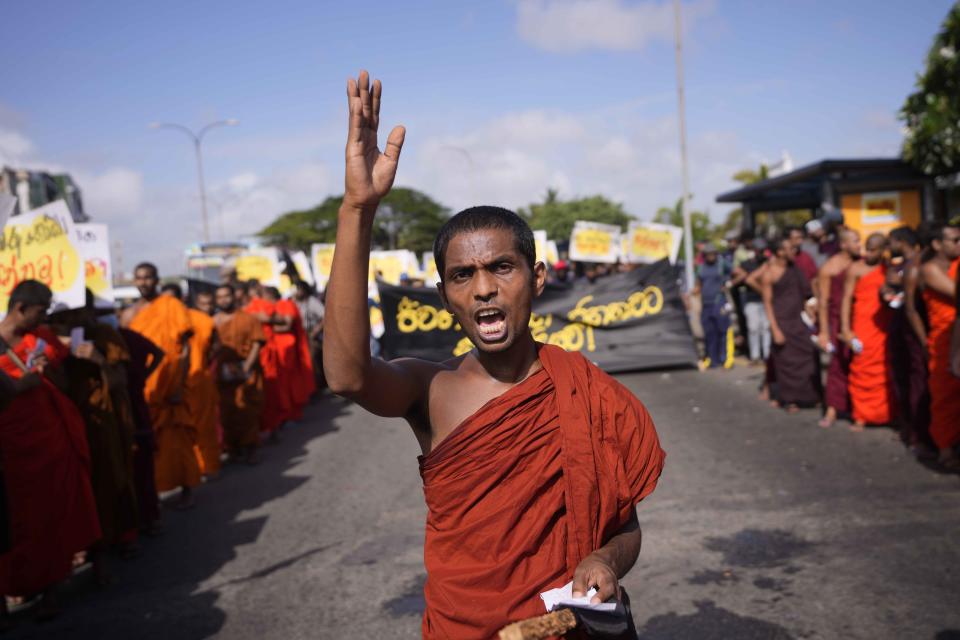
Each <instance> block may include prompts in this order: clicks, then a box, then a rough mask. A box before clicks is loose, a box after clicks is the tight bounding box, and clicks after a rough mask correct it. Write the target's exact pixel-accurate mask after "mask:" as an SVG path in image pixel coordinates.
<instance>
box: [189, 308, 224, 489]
mask: <svg viewBox="0 0 960 640" xmlns="http://www.w3.org/2000/svg"><path fill="white" fill-rule="evenodd" d="M187 313H189V314H190V324H191V325H192V326H193V337H191V338H190V373H189V375H188V378H187V406H188V407H189V408H190V416H191V417H192V418H193V424H194V427H195V428H196V430H197V453H198V454H199V456H200V465H201V471H202V472H203V473H204V474H207V475H213V474H216V473H218V472H219V471H220V434H219V432H218V424H217V407H218V405H219V400H218V399H217V383H216V380H214V377H213V371H212V370H211V367H210V362H209V360H208V357H207V356H208V355H209V353H210V347H211V344H212V342H213V331H214V322H213V318H211V317H210V316H208V315H207V314H205V313H203V312H202V311H198V310H196V309H187Z"/></svg>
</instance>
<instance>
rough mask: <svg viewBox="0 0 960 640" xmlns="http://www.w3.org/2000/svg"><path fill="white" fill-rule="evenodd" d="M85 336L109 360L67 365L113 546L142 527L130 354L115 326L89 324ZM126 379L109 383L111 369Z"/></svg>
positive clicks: (101, 514)
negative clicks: (135, 473)
mask: <svg viewBox="0 0 960 640" xmlns="http://www.w3.org/2000/svg"><path fill="white" fill-rule="evenodd" d="M86 338H87V340H90V341H92V342H93V344H94V346H95V347H96V349H97V350H98V351H99V352H100V353H101V354H103V356H104V359H105V360H106V362H105V364H104V366H103V367H101V366H100V365H98V364H97V363H95V362H93V361H91V360H85V359H81V358H70V359H69V360H67V361H66V363H65V365H64V370H65V372H66V374H67V381H68V387H69V388H68V393H69V395H70V398H71V399H72V400H73V403H74V404H75V405H76V406H77V407H78V408H79V409H80V414H81V415H82V416H83V420H84V423H85V424H86V433H87V442H88V444H89V448H90V480H91V484H92V486H93V495H94V498H95V500H96V503H97V514H98V517H99V519H100V529H101V531H102V532H103V540H104V542H106V543H107V544H109V545H113V544H118V543H120V542H123V541H129V540H133V539H135V538H136V530H137V527H138V525H139V519H140V517H139V512H138V508H137V498H136V487H135V486H134V481H133V446H134V445H133V437H134V430H135V426H134V417H133V409H132V407H131V405H130V397H129V395H128V394H127V384H126V363H127V362H129V361H130V352H129V351H128V349H127V344H126V342H124V340H123V337H122V336H121V335H120V333H119V332H118V331H117V330H116V329H114V328H113V327H110V326H107V325H103V324H97V325H95V326H92V327H86ZM111 369H112V370H113V374H114V375H118V376H119V377H120V378H121V379H122V383H121V384H110V379H109V378H108V371H109V370H111Z"/></svg>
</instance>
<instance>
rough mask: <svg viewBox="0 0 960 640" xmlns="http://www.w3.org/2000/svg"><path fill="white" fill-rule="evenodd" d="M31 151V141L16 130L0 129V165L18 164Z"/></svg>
mask: <svg viewBox="0 0 960 640" xmlns="http://www.w3.org/2000/svg"><path fill="white" fill-rule="evenodd" d="M32 151H33V143H32V142H30V140H29V139H28V138H27V137H26V136H24V135H23V134H22V133H19V132H18V131H12V130H10V129H0V165H3V164H7V165H19V164H20V161H21V159H22V158H23V157H24V156H27V155H29V154H30V153H31V152H32Z"/></svg>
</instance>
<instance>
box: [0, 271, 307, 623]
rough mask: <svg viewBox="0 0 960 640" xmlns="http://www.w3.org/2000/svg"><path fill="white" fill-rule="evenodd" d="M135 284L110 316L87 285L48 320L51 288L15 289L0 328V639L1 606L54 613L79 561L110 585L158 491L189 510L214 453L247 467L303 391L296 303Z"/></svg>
mask: <svg viewBox="0 0 960 640" xmlns="http://www.w3.org/2000/svg"><path fill="white" fill-rule="evenodd" d="M134 279H135V283H136V286H137V288H138V290H139V293H140V299H139V300H137V301H136V302H135V303H134V304H132V305H131V306H129V307H127V308H126V309H124V310H122V311H121V312H120V313H119V316H117V314H116V313H115V312H114V310H113V309H109V308H108V309H98V308H96V306H95V301H94V299H93V295H92V294H91V293H90V292H89V291H88V292H87V301H86V305H85V306H83V307H82V308H78V309H68V310H57V311H55V312H53V313H49V314H48V309H49V308H50V306H51V303H52V301H53V294H52V292H51V291H50V289H49V288H47V287H46V286H45V285H43V284H41V283H40V282H37V281H33V280H26V281H23V282H21V283H19V284H18V285H17V286H16V287H15V288H14V289H13V291H12V292H11V295H10V298H9V304H8V312H7V315H6V316H5V317H3V319H2V320H0V480H2V482H0V488H2V489H3V490H2V491H0V514H2V515H3V520H2V522H0V630H2V628H3V627H5V626H7V625H8V624H9V623H10V617H9V614H8V611H7V599H8V598H12V599H13V602H15V603H17V602H21V601H27V600H29V599H32V598H34V597H37V596H39V597H38V599H37V606H36V607H35V610H36V612H37V616H38V618H39V619H46V618H49V617H52V616H55V615H56V614H57V613H58V612H59V605H58V602H57V597H56V596H57V590H58V585H59V584H60V583H62V582H64V581H65V580H66V579H68V578H69V577H70V576H71V575H72V574H73V572H74V570H75V569H76V567H77V566H82V565H84V564H86V563H87V562H89V563H90V564H91V566H92V571H93V575H94V577H95V580H96V582H97V583H98V584H100V585H104V586H105V585H107V584H109V583H111V582H112V581H113V578H112V576H111V575H110V573H109V571H108V569H107V567H108V564H109V563H108V561H107V557H108V555H109V554H110V553H112V552H116V553H117V554H118V555H119V556H120V557H122V558H130V557H133V556H135V555H136V554H137V553H138V552H139V545H138V540H139V536H140V535H148V536H153V535H157V534H158V533H160V532H161V526H160V506H161V502H160V498H161V496H163V497H165V498H168V499H169V505H170V506H171V507H173V508H176V509H188V508H190V507H192V506H194V505H195V494H194V489H195V488H196V487H197V486H198V485H199V484H200V483H201V482H202V481H203V480H204V479H205V480H207V481H212V480H214V479H216V478H217V477H218V476H219V474H220V469H221V461H222V459H223V458H224V456H226V458H227V459H228V460H233V461H239V462H242V463H247V464H254V463H256V462H257V460H258V457H257V452H258V450H259V447H260V444H261V442H262V440H263V439H265V438H266V437H268V436H269V435H270V434H275V433H276V432H277V431H278V430H279V429H280V428H281V426H282V425H283V424H284V423H286V422H288V421H293V420H298V419H300V418H301V417H302V414H303V409H304V407H305V406H306V405H307V404H308V402H309V400H310V398H311V396H312V394H313V393H314V391H315V384H314V380H315V378H314V373H313V363H312V359H311V353H312V349H311V344H310V340H309V338H308V336H307V333H306V331H305V328H304V325H303V321H302V319H301V317H300V312H299V309H298V306H297V304H296V303H295V302H294V301H291V300H284V299H282V297H281V296H280V293H279V292H278V291H276V290H275V289H272V288H263V287H260V286H259V285H258V284H257V283H252V285H250V286H247V287H245V289H246V290H247V291H249V292H250V297H249V299H242V295H243V294H241V295H238V292H237V290H236V288H235V287H234V286H233V285H231V284H223V285H220V286H219V287H217V288H216V290H215V291H213V290H210V291H200V292H198V293H197V292H194V295H193V305H192V306H189V307H188V306H187V304H185V302H184V300H185V298H184V295H183V292H182V290H181V288H180V286H179V285H177V284H166V285H164V286H163V287H160V279H159V274H158V272H157V269H156V267H155V266H154V265H152V264H150V263H141V264H139V265H137V267H136V269H135V270H134ZM305 288H306V287H303V286H301V287H298V291H300V290H304V289H305ZM261 295H263V296H265V297H264V298H263V299H262V302H259V301H260V300H261V298H260V297H259V296H261ZM302 298H303V296H302V295H300V294H298V298H297V302H301V303H302V302H303V300H302ZM244 305H246V306H247V307H250V308H259V309H261V311H259V312H258V314H259V315H257V316H254V315H251V314H249V313H247V312H245V311H243V310H242V308H241V307H242V306H244ZM264 310H265V311H264ZM321 313H322V312H321ZM265 326H268V327H269V328H270V330H271V333H270V335H269V336H268V335H267V333H266V332H265V330H264V327H265ZM265 354H269V358H270V360H269V365H270V366H271V367H272V369H271V373H272V374H273V376H274V384H275V386H274V388H273V393H274V394H275V395H274V396H271V395H269V394H267V393H266V392H265V378H266V376H265V364H264V363H265V362H266V361H267V360H266V356H265ZM271 403H272V404H271ZM268 409H269V410H270V411H273V412H274V413H272V414H270V419H269V421H267V420H265V418H264V414H265V413H266V412H267V411H268Z"/></svg>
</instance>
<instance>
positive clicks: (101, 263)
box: [74, 222, 114, 308]
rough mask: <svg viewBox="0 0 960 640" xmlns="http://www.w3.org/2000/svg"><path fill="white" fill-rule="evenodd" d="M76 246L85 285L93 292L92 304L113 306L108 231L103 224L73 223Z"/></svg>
mask: <svg viewBox="0 0 960 640" xmlns="http://www.w3.org/2000/svg"><path fill="white" fill-rule="evenodd" d="M74 230H75V234H74V237H75V238H76V239H77V248H78V249H79V250H80V256H81V257H82V258H83V265H84V278H85V280H86V287H87V289H90V291H92V292H93V299H94V304H95V305H96V306H98V307H101V308H111V307H113V300H114V298H113V266H112V265H111V260H110V232H109V230H108V229H107V225H105V224H94V223H89V222H85V223H79V224H76V225H74Z"/></svg>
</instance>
